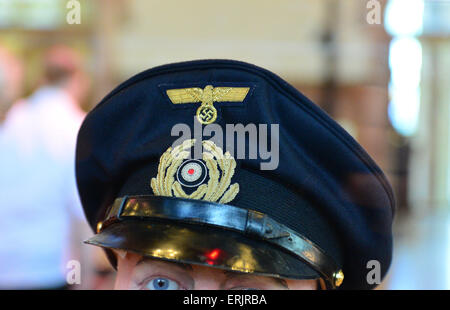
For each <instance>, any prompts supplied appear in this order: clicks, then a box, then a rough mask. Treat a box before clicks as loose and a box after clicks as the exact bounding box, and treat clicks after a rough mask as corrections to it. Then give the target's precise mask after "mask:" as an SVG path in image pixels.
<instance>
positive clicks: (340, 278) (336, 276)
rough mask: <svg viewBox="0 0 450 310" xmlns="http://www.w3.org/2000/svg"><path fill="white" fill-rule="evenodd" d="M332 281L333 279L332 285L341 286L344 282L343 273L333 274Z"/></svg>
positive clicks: (340, 271)
mask: <svg viewBox="0 0 450 310" xmlns="http://www.w3.org/2000/svg"><path fill="white" fill-rule="evenodd" d="M333 279H334V285H335V286H336V287H339V286H341V284H342V282H343V281H344V273H343V272H342V270H339V271H338V272H335V273H334V274H333Z"/></svg>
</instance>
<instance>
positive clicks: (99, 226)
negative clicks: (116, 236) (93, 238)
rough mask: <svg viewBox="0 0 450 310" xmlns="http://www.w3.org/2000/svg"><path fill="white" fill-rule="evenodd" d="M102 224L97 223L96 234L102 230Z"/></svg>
mask: <svg viewBox="0 0 450 310" xmlns="http://www.w3.org/2000/svg"><path fill="white" fill-rule="evenodd" d="M102 226H103V222H98V223H97V234H98V233H99V232H100V231H101V230H102Z"/></svg>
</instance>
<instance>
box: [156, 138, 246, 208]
mask: <svg viewBox="0 0 450 310" xmlns="http://www.w3.org/2000/svg"><path fill="white" fill-rule="evenodd" d="M194 143H195V139H190V140H186V141H184V142H183V143H182V144H180V145H178V146H176V147H174V148H173V149H172V147H169V148H168V149H167V151H165V152H164V154H163V155H162V156H161V158H160V159H159V165H158V174H157V176H156V178H152V180H151V187H152V189H153V193H154V194H155V195H156V196H168V197H181V198H189V199H199V200H206V201H210V202H219V203H228V202H230V201H232V200H233V199H234V198H235V197H236V195H237V194H238V193H239V184H238V183H234V184H232V185H231V186H230V183H231V178H232V177H233V175H234V170H235V168H236V161H235V159H234V158H233V156H231V155H230V153H229V152H225V154H224V153H223V150H222V149H221V148H220V147H218V146H217V145H215V144H214V142H212V141H202V145H203V149H204V151H203V153H202V158H203V160H204V161H205V163H206V167H207V168H208V172H209V181H208V184H202V185H200V186H199V187H198V188H197V189H196V190H195V191H194V192H193V193H191V194H190V195H188V194H186V193H185V191H184V190H183V188H182V187H181V184H180V183H179V182H178V181H176V180H175V174H176V172H177V170H178V167H180V165H181V164H182V163H183V160H185V159H186V158H188V157H189V155H190V151H189V150H190V148H192V147H193V145H194ZM219 168H220V171H219Z"/></svg>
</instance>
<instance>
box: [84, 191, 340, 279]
mask: <svg viewBox="0 0 450 310" xmlns="http://www.w3.org/2000/svg"><path fill="white" fill-rule="evenodd" d="M85 242H86V243H88V244H92V245H97V246H101V247H104V248H109V249H122V250H127V251H130V252H134V253H137V254H140V255H143V256H146V257H153V258H159V259H164V260H169V261H174V262H181V263H188V264H197V265H203V266H209V267H215V268H221V269H226V270H230V271H237V272H245V273H252V274H256V275H264V276H271V277H278V278H288V279H315V278H320V277H322V278H324V279H325V280H327V282H328V284H330V285H331V287H333V286H334V285H333V283H334V279H333V275H334V274H336V273H337V272H338V270H337V269H338V268H337V266H335V265H334V262H333V261H332V260H331V259H330V258H329V257H327V256H326V255H325V253H323V252H322V251H321V250H320V248H318V247H317V246H315V245H314V244H313V243H312V242H310V241H309V240H307V239H305V238H303V237H302V236H299V235H297V234H296V233H295V232H294V231H292V230H290V229H289V228H287V227H285V226H284V225H281V224H279V223H277V222H275V221H273V220H272V219H270V218H269V217H267V216H266V215H264V214H261V213H259V212H255V211H251V210H246V209H242V208H237V207H234V206H229V205H219V204H215V203H208V202H203V201H195V200H189V199H178V198H171V197H160V196H132V197H127V196H125V197H122V198H119V199H117V200H116V201H115V203H114V204H113V205H112V206H111V208H110V209H109V211H108V213H107V217H106V219H105V221H104V222H103V223H101V227H99V233H98V234H96V235H95V236H93V237H92V238H90V239H89V240H87V241H85Z"/></svg>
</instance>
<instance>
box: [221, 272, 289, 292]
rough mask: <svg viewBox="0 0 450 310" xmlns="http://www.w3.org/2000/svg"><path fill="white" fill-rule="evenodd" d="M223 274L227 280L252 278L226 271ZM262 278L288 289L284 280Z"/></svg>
mask: <svg viewBox="0 0 450 310" xmlns="http://www.w3.org/2000/svg"><path fill="white" fill-rule="evenodd" d="M223 273H224V275H225V276H226V277H227V278H228V279H232V278H244V277H251V276H252V274H247V273H238V272H234V271H228V270H224V271H223ZM264 278H265V279H269V280H270V281H272V282H276V283H278V284H280V285H281V286H283V287H284V288H287V289H289V286H288V285H287V282H286V281H285V280H284V279H280V278H274V277H264Z"/></svg>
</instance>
